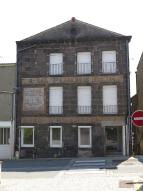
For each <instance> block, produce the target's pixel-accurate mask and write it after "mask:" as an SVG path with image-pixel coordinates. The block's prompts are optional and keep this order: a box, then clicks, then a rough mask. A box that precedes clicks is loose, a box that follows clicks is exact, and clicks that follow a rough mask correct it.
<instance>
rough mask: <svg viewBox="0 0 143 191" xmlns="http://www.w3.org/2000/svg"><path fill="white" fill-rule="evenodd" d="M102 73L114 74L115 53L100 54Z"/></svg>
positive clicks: (105, 52) (104, 52)
mask: <svg viewBox="0 0 143 191" xmlns="http://www.w3.org/2000/svg"><path fill="white" fill-rule="evenodd" d="M102 71H103V72H104V73H115V72H116V51H103V52H102Z"/></svg>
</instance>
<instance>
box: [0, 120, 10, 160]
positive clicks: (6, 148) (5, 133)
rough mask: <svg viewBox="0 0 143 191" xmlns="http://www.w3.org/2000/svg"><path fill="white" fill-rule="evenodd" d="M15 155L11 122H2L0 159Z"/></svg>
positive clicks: (0, 127)
mask: <svg viewBox="0 0 143 191" xmlns="http://www.w3.org/2000/svg"><path fill="white" fill-rule="evenodd" d="M12 157H13V144H12V131H11V123H10V122H0V159H11V158H12Z"/></svg>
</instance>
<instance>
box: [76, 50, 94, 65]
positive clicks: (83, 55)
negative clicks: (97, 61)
mask: <svg viewBox="0 0 143 191" xmlns="http://www.w3.org/2000/svg"><path fill="white" fill-rule="evenodd" d="M77 62H78V63H81V64H82V63H83V64H84V63H91V53H90V52H79V53H77Z"/></svg>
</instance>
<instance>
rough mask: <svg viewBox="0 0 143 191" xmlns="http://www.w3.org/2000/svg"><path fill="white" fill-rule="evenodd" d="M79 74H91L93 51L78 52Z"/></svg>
mask: <svg viewBox="0 0 143 191" xmlns="http://www.w3.org/2000/svg"><path fill="white" fill-rule="evenodd" d="M77 74H91V52H78V53H77Z"/></svg>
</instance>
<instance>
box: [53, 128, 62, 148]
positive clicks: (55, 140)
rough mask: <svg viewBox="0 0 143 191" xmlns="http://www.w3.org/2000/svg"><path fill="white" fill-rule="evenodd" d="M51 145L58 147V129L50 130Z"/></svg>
mask: <svg viewBox="0 0 143 191" xmlns="http://www.w3.org/2000/svg"><path fill="white" fill-rule="evenodd" d="M52 143H53V145H60V128H53V129H52Z"/></svg>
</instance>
